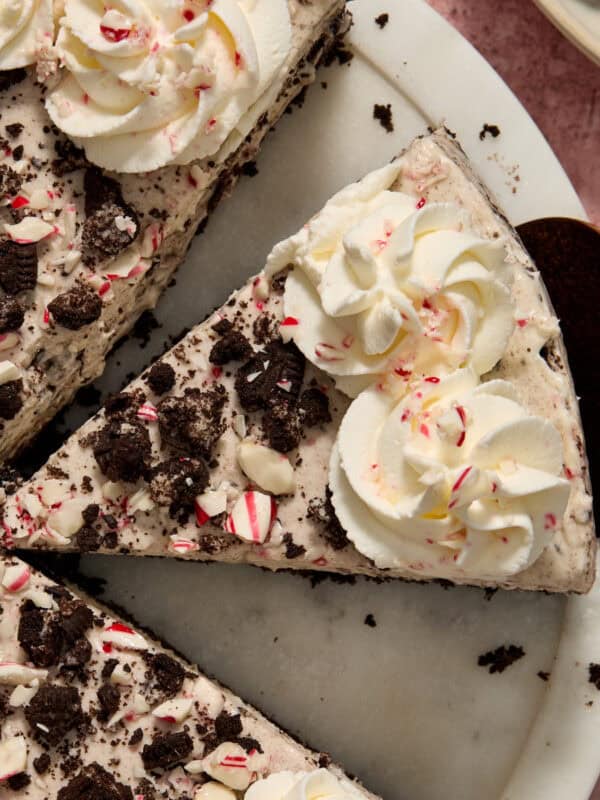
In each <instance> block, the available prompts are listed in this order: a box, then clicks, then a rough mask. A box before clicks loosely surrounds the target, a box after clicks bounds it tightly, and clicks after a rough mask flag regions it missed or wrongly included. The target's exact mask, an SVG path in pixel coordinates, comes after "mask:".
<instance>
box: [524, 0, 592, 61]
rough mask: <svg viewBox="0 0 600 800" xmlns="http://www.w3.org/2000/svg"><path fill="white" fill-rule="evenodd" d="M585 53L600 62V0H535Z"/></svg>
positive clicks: (560, 29) (562, 31)
mask: <svg viewBox="0 0 600 800" xmlns="http://www.w3.org/2000/svg"><path fill="white" fill-rule="evenodd" d="M535 3H536V4H537V5H538V6H539V7H540V9H541V10H542V11H543V12H544V14H545V15H546V16H547V17H548V18H549V19H550V20H551V21H552V22H553V23H554V24H555V25H556V27H557V28H558V29H559V31H561V33H563V34H564V35H565V36H566V37H567V38H568V39H570V40H571V41H572V42H573V44H574V45H576V46H577V47H578V48H579V49H580V50H581V51H582V52H583V53H585V54H586V56H588V58H591V59H592V61H595V62H596V63H597V64H600V0H535Z"/></svg>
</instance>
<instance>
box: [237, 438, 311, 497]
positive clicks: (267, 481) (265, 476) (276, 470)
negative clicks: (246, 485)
mask: <svg viewBox="0 0 600 800" xmlns="http://www.w3.org/2000/svg"><path fill="white" fill-rule="evenodd" d="M237 457H238V463H239V465H240V468H241V469H242V470H243V472H245V473H246V475H247V476H248V477H249V478H250V480H251V481H252V482H253V483H256V484H257V485H258V486H260V488H261V489H264V490H265V491H267V492H271V493H272V494H291V493H292V492H294V491H295V489H296V480H295V478H294V468H293V467H292V465H291V464H290V462H289V461H288V459H287V458H286V456H284V455H283V454H282V453H278V452H277V451H276V450H272V449H271V448H270V447H265V445H263V444H257V443H256V442H253V441H252V440H251V439H244V441H242V442H240V443H239V445H238V451H237Z"/></svg>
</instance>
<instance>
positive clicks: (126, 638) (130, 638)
mask: <svg viewBox="0 0 600 800" xmlns="http://www.w3.org/2000/svg"><path fill="white" fill-rule="evenodd" d="M100 640H101V641H102V642H103V643H104V644H109V645H113V646H114V647H116V648H117V649H118V650H147V649H148V642H147V641H146V640H145V639H144V637H143V636H141V635H140V634H139V633H137V632H136V631H134V630H133V629H132V628H130V627H129V625H124V624H123V623H122V622H113V623H112V625H109V626H108V628H105V629H104V630H103V631H102V633H101V635H100Z"/></svg>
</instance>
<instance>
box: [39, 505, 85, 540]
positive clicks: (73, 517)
mask: <svg viewBox="0 0 600 800" xmlns="http://www.w3.org/2000/svg"><path fill="white" fill-rule="evenodd" d="M87 506H88V503H87V502H86V501H85V500H80V499H72V500H65V501H64V502H62V503H61V504H60V507H59V508H57V509H55V510H53V511H51V512H50V514H49V515H48V527H49V528H50V529H51V530H53V531H55V532H56V533H58V534H59V536H64V537H65V538H67V539H70V538H71V536H73V534H75V533H77V531H78V530H79V529H80V528H81V526H82V525H83V510H84V509H85V508H86V507H87Z"/></svg>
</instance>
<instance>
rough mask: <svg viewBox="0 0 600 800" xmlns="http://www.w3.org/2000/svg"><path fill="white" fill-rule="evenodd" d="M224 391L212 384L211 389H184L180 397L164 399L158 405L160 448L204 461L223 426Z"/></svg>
mask: <svg viewBox="0 0 600 800" xmlns="http://www.w3.org/2000/svg"><path fill="white" fill-rule="evenodd" d="M226 400H227V394H226V392H225V389H224V388H223V386H221V385H220V384H215V385H214V386H212V387H211V388H210V389H207V390H205V391H200V389H197V388H194V389H186V391H185V392H184V394H183V395H178V396H172V397H167V398H165V399H164V400H161V402H160V403H159V404H158V407H157V413H158V426H159V430H160V435H161V440H162V443H163V445H166V446H167V447H170V448H171V449H172V450H173V451H174V452H176V453H179V454H181V455H189V456H193V457H196V458H197V457H198V456H201V457H202V458H205V459H206V460H207V461H208V460H210V458H211V454H212V451H213V448H214V446H215V445H216V443H217V441H218V440H219V439H220V437H221V435H222V433H223V431H224V430H225V425H224V423H223V420H222V412H223V406H224V405H225V402H226Z"/></svg>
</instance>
